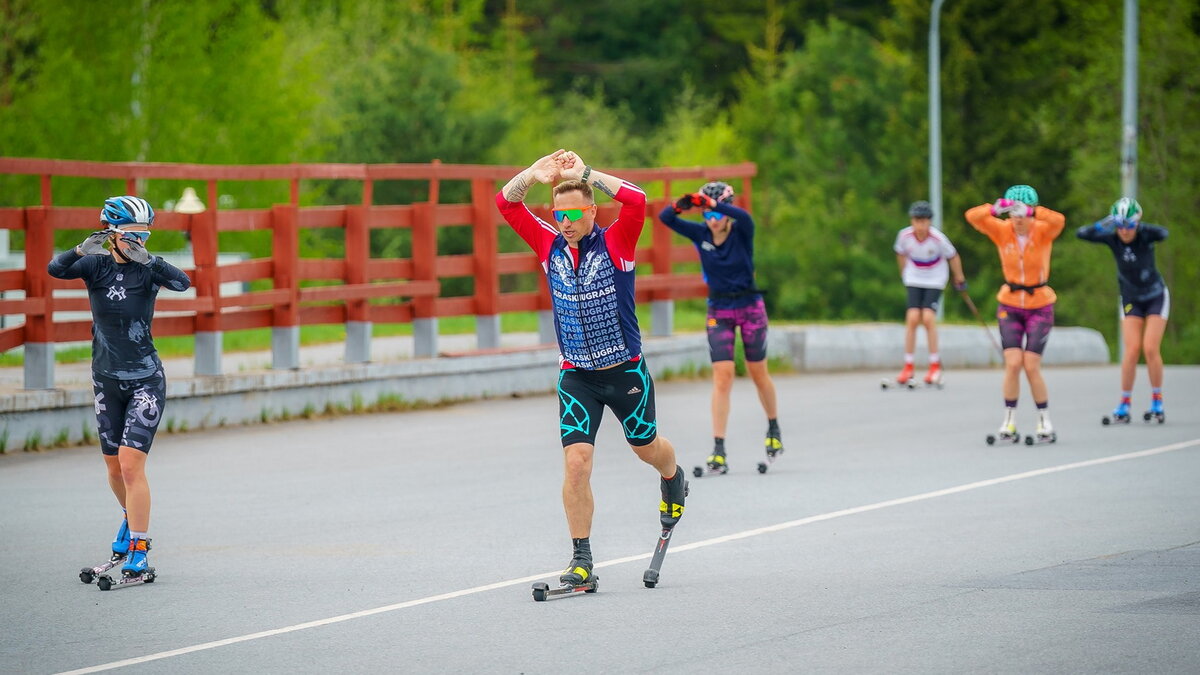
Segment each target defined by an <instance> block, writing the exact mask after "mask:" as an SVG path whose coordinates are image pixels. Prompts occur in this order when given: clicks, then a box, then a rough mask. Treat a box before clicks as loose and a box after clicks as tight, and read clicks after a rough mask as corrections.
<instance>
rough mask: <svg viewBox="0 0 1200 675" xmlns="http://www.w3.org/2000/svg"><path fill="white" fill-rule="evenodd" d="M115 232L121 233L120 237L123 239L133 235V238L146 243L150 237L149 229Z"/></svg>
mask: <svg viewBox="0 0 1200 675" xmlns="http://www.w3.org/2000/svg"><path fill="white" fill-rule="evenodd" d="M117 232H120V233H121V238H122V239H125V238H128V237H133V238H134V239H137V240H138V241H140V242H142V243H143V244H144V243H146V240H147V239H149V238H150V231H149V230H146V231H142V232H129V231H126V230H117Z"/></svg>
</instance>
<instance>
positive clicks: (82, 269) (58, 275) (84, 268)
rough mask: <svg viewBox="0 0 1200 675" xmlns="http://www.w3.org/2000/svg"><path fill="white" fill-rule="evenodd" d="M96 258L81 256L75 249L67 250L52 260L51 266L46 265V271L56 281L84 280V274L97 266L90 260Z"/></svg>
mask: <svg viewBox="0 0 1200 675" xmlns="http://www.w3.org/2000/svg"><path fill="white" fill-rule="evenodd" d="M94 257H96V256H90V255H84V256H81V255H79V254H78V253H76V252H75V249H73V248H72V249H67V250H66V251H63V252H62V253H59V254H58V255H56V256H54V257H53V258H52V259H51V260H50V264H49V265H46V271H47V272H49V273H50V276H52V277H54V278H55V279H82V278H83V276H84V274H86V273H87V272H88V271H90V270H91V269H92V266H93V265H95V263H94V262H92V261H91V260H88V258H94Z"/></svg>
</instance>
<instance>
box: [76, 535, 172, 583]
mask: <svg viewBox="0 0 1200 675" xmlns="http://www.w3.org/2000/svg"><path fill="white" fill-rule="evenodd" d="M149 552H150V540H149V539H131V540H130V542H129V552H128V553H127V554H126V556H125V564H124V565H123V566H121V576H119V577H117V578H116V579H113V578H112V577H111V576H109V575H107V574H102V575H100V576H99V577H97V579H96V585H98V586H99V587H100V590H102V591H108V590H112V589H114V588H119V587H121V586H136V585H137V584H152V583H154V579H155V573H154V568H153V567H150V561H149V559H148V558H147V557H146V554H147V553H149ZM81 576H82V575H81Z"/></svg>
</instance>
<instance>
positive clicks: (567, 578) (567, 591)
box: [533, 553, 600, 602]
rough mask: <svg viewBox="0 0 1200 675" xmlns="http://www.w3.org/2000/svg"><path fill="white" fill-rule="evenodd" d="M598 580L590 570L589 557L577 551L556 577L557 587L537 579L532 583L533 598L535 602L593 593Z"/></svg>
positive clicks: (598, 586) (590, 562)
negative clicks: (551, 586)
mask: <svg viewBox="0 0 1200 675" xmlns="http://www.w3.org/2000/svg"><path fill="white" fill-rule="evenodd" d="M599 582H600V578H599V577H597V576H596V575H595V574H594V573H593V572H592V559H591V557H585V556H581V555H579V554H578V553H577V554H576V556H575V557H574V558H571V562H569V563H567V568H566V569H565V570H563V573H562V574H561V575H560V576H559V577H558V588H550V584H548V583H546V582H544V581H539V582H537V583H535V584H534V585H533V599H534V601H535V602H545V601H546V600H548V599H550V598H556V597H559V596H563V595H574V594H576V593H595V592H596V591H597V590H599V589H600V583H599Z"/></svg>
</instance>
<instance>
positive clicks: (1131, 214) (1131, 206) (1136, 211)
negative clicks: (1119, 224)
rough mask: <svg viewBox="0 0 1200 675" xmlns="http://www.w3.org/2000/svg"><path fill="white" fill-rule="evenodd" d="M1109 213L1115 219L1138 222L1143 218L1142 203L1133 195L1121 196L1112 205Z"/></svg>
mask: <svg viewBox="0 0 1200 675" xmlns="http://www.w3.org/2000/svg"><path fill="white" fill-rule="evenodd" d="M1109 214H1111V215H1112V217H1113V219H1114V220H1117V219H1119V220H1129V221H1133V222H1135V223H1136V222H1139V221H1140V220H1141V219H1142V205H1141V204H1138V203H1137V200H1136V199H1133V198H1132V197H1121V198H1120V199H1118V200H1117V201H1116V203H1115V204H1113V205H1112V211H1109Z"/></svg>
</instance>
